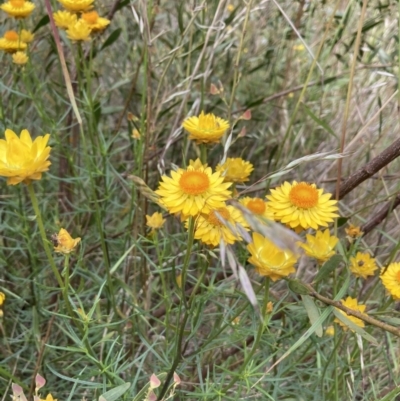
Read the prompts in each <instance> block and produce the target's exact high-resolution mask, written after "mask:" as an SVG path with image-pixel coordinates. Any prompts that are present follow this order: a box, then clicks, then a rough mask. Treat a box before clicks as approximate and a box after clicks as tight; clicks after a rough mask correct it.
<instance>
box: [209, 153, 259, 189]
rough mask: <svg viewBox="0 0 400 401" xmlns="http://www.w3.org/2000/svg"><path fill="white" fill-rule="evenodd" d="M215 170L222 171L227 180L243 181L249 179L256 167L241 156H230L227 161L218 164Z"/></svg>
mask: <svg viewBox="0 0 400 401" xmlns="http://www.w3.org/2000/svg"><path fill="white" fill-rule="evenodd" d="M215 170H216V171H221V173H222V176H223V177H224V179H225V181H228V182H240V183H242V182H245V181H248V180H249V176H250V173H251V172H252V171H253V170H254V167H253V165H252V164H251V163H250V162H248V161H246V160H243V159H242V158H241V157H237V158H230V157H228V159H226V161H225V163H223V164H218V165H217V167H216V168H215Z"/></svg>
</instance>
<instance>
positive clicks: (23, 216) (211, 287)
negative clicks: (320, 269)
mask: <svg viewBox="0 0 400 401" xmlns="http://www.w3.org/2000/svg"><path fill="white" fill-rule="evenodd" d="M51 5H52V7H53V9H54V10H56V9H58V8H60V7H59V5H58V3H57V2H56V1H52V2H51ZM95 6H96V9H97V10H98V12H99V14H100V15H102V16H108V18H110V19H111V24H110V26H109V27H108V29H107V30H106V31H105V32H104V33H103V34H100V35H97V36H96V37H95V38H93V40H92V41H90V42H88V43H83V44H76V43H73V42H71V41H69V40H68V39H67V38H66V36H65V33H63V32H61V33H60V34H61V41H62V44H63V47H62V49H63V52H64V55H65V58H66V61H67V68H68V71H69V74H70V78H71V82H72V86H73V90H74V96H75V99H76V102H77V108H78V110H79V114H80V116H81V118H82V123H81V124H80V123H79V119H78V117H77V114H76V112H74V110H73V108H72V105H71V100H70V97H69V96H68V93H67V90H66V81H65V77H64V75H63V73H62V69H61V65H60V60H59V56H58V53H57V47H56V42H55V40H54V36H53V33H52V30H51V27H50V24H49V23H48V19H47V18H46V15H47V11H46V9H45V4H44V2H41V1H36V9H35V11H34V13H33V14H32V16H31V17H30V18H29V19H27V20H26V21H24V22H23V23H22V24H24V26H25V27H26V28H29V29H33V30H34V31H35V39H34V42H33V43H32V44H31V46H30V60H29V62H28V64H27V65H26V66H24V67H22V68H21V67H18V66H16V65H14V64H13V63H12V61H11V58H10V56H9V55H8V54H6V53H3V54H1V55H0V71H1V76H2V77H1V81H0V94H1V109H0V126H1V128H2V129H1V131H2V132H3V131H4V130H5V129H6V128H10V129H12V130H14V131H15V132H17V133H19V132H20V130H21V129H24V128H27V129H28V130H29V131H30V132H31V134H32V135H33V136H37V135H44V134H45V133H50V135H51V139H50V145H51V146H52V152H51V162H52V165H51V168H50V171H49V172H47V173H45V174H44V176H43V178H42V180H41V181H39V182H35V183H34V186H35V190H36V194H37V197H38V199H39V206H40V209H41V211H42V213H43V218H44V222H45V227H46V230H47V235H48V239H49V240H50V237H51V235H52V234H53V233H55V232H58V231H59V229H60V228H61V227H64V228H67V229H68V231H69V232H70V233H71V234H72V235H73V236H74V237H78V236H79V237H81V238H82V242H81V245H80V247H79V250H78V251H77V252H76V253H73V254H71V257H70V259H69V263H70V269H71V278H70V288H69V299H70V301H71V304H72V305H73V309H74V316H73V318H72V317H71V316H69V315H68V314H67V311H66V309H65V305H64V303H63V299H62V298H61V296H60V289H59V288H58V286H57V282H56V280H55V278H54V274H53V272H52V270H51V269H50V268H49V262H48V260H47V258H46V254H45V252H44V249H43V245H42V242H41V238H40V235H39V230H38V227H37V223H36V219H35V213H34V210H33V207H32V204H31V201H30V198H29V195H28V192H27V189H26V186H24V185H18V186H7V185H6V180H5V179H2V180H1V182H0V185H1V195H0V202H1V208H0V239H1V247H0V290H1V291H2V292H4V293H5V294H6V301H5V303H4V305H3V310H4V317H3V319H2V321H1V324H0V329H1V331H0V333H1V343H2V345H1V347H0V355H1V362H0V396H2V397H1V399H2V400H5V399H8V398H9V396H10V394H11V382H14V383H19V384H20V385H21V386H22V387H23V388H24V389H25V394H27V395H28V394H32V392H33V388H34V377H35V375H36V373H40V374H41V375H42V376H44V377H46V379H47V384H46V387H45V389H46V391H47V392H51V393H52V395H53V396H54V398H57V399H58V400H60V401H61V400H62V401H65V400H77V399H82V398H86V399H98V397H99V396H100V395H101V394H103V393H105V392H107V391H109V390H111V389H113V388H115V387H118V386H121V385H123V383H124V382H129V383H130V385H129V386H128V387H127V390H126V392H125V393H124V394H123V395H121V397H120V399H125V400H132V399H134V398H135V397H137V399H143V398H144V397H145V396H144V395H143V394H142V395H140V396H138V393H139V391H140V390H141V389H142V388H145V386H146V385H147V384H148V382H149V379H150V376H151V374H152V373H155V374H156V375H157V376H158V377H159V378H160V380H161V383H162V385H161V387H160V388H159V389H157V390H156V392H157V391H158V392H157V394H158V395H160V393H161V392H160V390H161V388H162V387H163V385H164V383H165V378H166V375H167V374H168V373H170V372H173V371H174V370H175V371H176V373H177V374H178V375H179V377H180V379H181V380H182V382H181V384H180V385H178V386H177V387H176V389H175V394H174V395H172V396H171V398H174V399H177V400H178V399H179V400H240V399H246V400H247V399H262V400H286V401H289V400H321V399H322V400H331V399H332V400H394V399H395V397H396V394H397V393H398V391H397V386H398V383H399V379H400V377H399V374H400V372H399V362H398V353H399V339H398V337H397V336H396V335H394V334H390V333H388V332H386V331H384V330H382V329H380V328H377V327H374V326H373V325H367V326H366V328H365V329H366V332H368V333H369V334H370V335H371V336H372V337H373V338H374V339H375V341H373V340H371V339H366V338H365V337H361V336H358V335H356V334H354V333H352V332H351V331H347V332H345V331H343V330H341V329H340V328H337V330H336V333H335V336H333V337H332V336H328V335H325V334H324V335H323V336H321V337H318V336H317V335H316V334H315V333H313V334H311V335H310V336H309V337H308V338H307V339H306V340H305V341H304V342H301V341H302V340H301V339H302V336H303V335H304V333H306V332H307V330H308V329H309V328H310V326H311V324H310V320H309V317H308V314H307V311H306V309H305V307H304V305H303V303H302V302H301V297H300V296H299V295H298V294H296V293H295V292H293V291H292V290H290V289H289V288H288V286H287V285H286V283H285V282H278V283H277V284H275V285H271V289H270V292H269V293H267V292H266V291H264V287H263V285H264V280H263V279H262V278H260V277H259V276H257V275H256V274H255V273H254V270H253V268H252V267H251V266H249V265H248V266H246V269H247V271H248V274H249V276H250V278H251V280H252V285H253V288H254V290H255V292H256V293H257V297H258V302H259V305H260V306H261V307H265V306H266V305H264V302H265V301H266V300H269V301H272V302H273V311H272V312H270V313H268V314H267V315H266V317H265V319H266V320H265V321H264V323H265V324H263V323H262V322H261V320H260V316H259V314H258V313H257V310H256V309H254V308H253V306H252V305H251V304H250V303H249V300H248V298H247V296H246V294H245V292H244V291H243V289H242V287H241V286H240V284H239V283H238V281H237V279H236V278H235V277H234V275H232V272H231V270H230V268H229V265H228V266H225V268H222V266H221V258H220V254H219V250H218V248H216V249H210V248H207V247H204V246H201V245H199V244H195V245H194V250H193V252H192V257H191V260H190V268H189V276H188V281H187V283H186V286H187V287H186V288H185V290H186V292H187V294H188V296H189V294H193V296H191V298H190V299H191V303H190V313H189V315H188V319H187V323H186V326H185V327H184V332H183V334H184V338H183V344H184V346H183V355H182V358H179V355H178V354H179V351H178V350H177V343H178V340H179V339H178V337H179V336H177V333H178V332H179V329H180V327H181V324H182V316H183V309H184V307H183V305H182V303H181V302H180V299H181V291H180V289H179V285H178V282H177V280H176V277H177V276H178V275H179V273H180V271H181V268H182V265H183V263H184V258H185V251H186V249H187V241H188V237H187V233H186V232H185V230H184V229H183V227H182V225H181V223H180V222H179V220H178V219H176V218H173V217H172V216H170V217H168V218H167V222H166V224H165V225H164V227H163V228H162V229H161V230H160V231H159V232H158V233H157V235H150V234H149V229H148V228H147V227H146V224H145V223H146V220H145V215H146V214H149V215H150V214H152V213H153V212H154V211H160V209H159V207H158V206H157V205H156V204H154V203H152V202H150V201H149V200H148V199H147V198H146V197H145V196H144V195H143V188H144V187H143V186H142V187H140V186H138V185H135V184H134V183H133V182H132V180H130V179H129V176H130V175H135V176H137V177H140V178H142V179H143V181H144V182H145V183H146V184H147V185H148V186H149V187H150V188H152V189H155V188H156V187H157V186H158V181H159V179H160V173H163V172H164V171H167V172H169V171H170V169H171V168H173V167H174V166H175V165H177V166H184V165H186V164H187V163H188V161H189V159H194V158H196V157H198V156H199V154H200V153H199V152H200V151H199V148H198V147H196V146H195V145H194V144H193V143H190V142H189V141H188V139H187V135H186V134H185V133H184V132H183V131H182V129H181V123H182V121H183V120H184V119H185V118H186V117H187V116H189V115H198V114H199V113H200V111H201V110H205V111H207V112H213V113H214V114H216V115H218V116H220V117H222V118H225V119H227V120H229V121H230V122H231V124H233V123H234V122H235V121H236V124H234V125H233V137H234V138H238V139H237V140H235V141H234V142H233V143H232V144H231V146H230V147H229V150H228V155H229V156H230V157H239V156H241V157H243V158H244V159H246V160H249V161H251V162H252V163H253V164H254V166H255V171H254V172H253V174H252V180H251V184H253V183H256V182H258V181H259V183H258V184H257V185H256V186H253V187H251V193H252V194H254V195H258V196H264V195H265V194H266V192H267V190H268V188H270V187H274V186H276V185H278V184H280V183H281V182H283V181H284V180H288V181H291V180H294V179H295V180H301V181H308V182H313V183H316V184H317V185H318V186H321V187H324V189H325V190H326V191H328V192H332V193H336V183H337V182H338V180H339V182H340V179H341V177H344V178H346V177H348V176H349V175H351V174H352V173H354V172H355V171H357V170H358V169H360V168H361V167H362V166H364V165H365V164H366V163H367V162H369V161H370V160H372V159H373V158H374V157H375V156H377V155H379V154H380V153H381V152H382V151H383V150H384V149H386V148H387V147H390V146H393V145H392V144H393V143H394V141H395V140H396V139H397V138H398V107H399V104H400V97H398V95H397V83H398V74H399V61H398V60H399V58H398V53H399V40H398V37H399V36H398V35H399V34H398V3H397V2H395V1H390V0H370V1H364V2H362V1H356V0H349V1H347V0H339V1H305V0H300V1H287V0H269V1H267V0H264V1H263V0H257V1H256V0H248V1H247V2H244V1H239V0H238V1H236V0H232V1H229V2H228V1H224V0H220V1H198V2H194V1H145V0H143V1H127V0H121V1H118V0H116V1H102V0H96V2H95ZM363 6H364V10H363ZM0 18H1V21H2V26H1V33H4V31H5V30H8V29H14V28H13V26H14V25H15V21H14V20H12V19H10V18H7V17H6V14H4V13H3V14H2V15H1V17H0ZM357 32H360V34H359V40H357ZM211 85H214V90H213V91H211V92H214V93H215V92H216V90H215V88H216V89H218V92H219V93H218V94H212V93H211V92H210V87H211ZM246 110H251V119H250V120H238V119H239V117H240V116H241V115H242V114H243V113H244V112H245V111H246ZM134 130H137V131H138V132H139V133H140V136H139V138H135V137H134V136H132V134H133V132H134ZM223 152H224V148H223V145H217V146H215V147H213V148H212V149H211V150H210V151H209V154H208V160H209V164H210V165H211V166H212V167H215V165H216V164H217V163H218V162H219V161H220V159H221V157H222V154H223ZM315 152H333V153H336V152H344V153H345V155H346V157H345V158H344V159H343V162H342V163H343V164H342V171H339V170H338V167H337V166H338V162H337V161H336V160H335V161H334V160H327V159H323V160H314V161H310V162H304V163H301V164H299V165H298V166H297V167H296V168H295V169H293V170H291V171H289V172H288V173H287V174H286V175H284V176H282V177H276V178H274V179H270V180H265V179H263V177H265V176H266V175H267V174H269V173H272V172H275V171H279V170H281V169H282V168H284V167H285V166H286V165H287V164H288V163H289V162H291V161H293V160H295V159H298V158H301V157H304V156H307V155H310V154H313V153H315ZM398 171H399V163H398V161H397V160H394V161H393V162H391V163H390V164H387V165H386V166H385V167H384V168H383V169H380V170H379V171H378V172H376V173H375V174H374V175H373V176H372V177H371V178H370V179H368V180H366V181H364V182H363V183H361V184H360V185H358V186H357V187H356V188H354V189H353V190H352V191H351V192H350V193H349V194H348V195H346V196H345V197H343V199H342V200H341V202H340V214H341V216H342V217H343V218H344V219H343V218H342V219H340V220H339V222H338V224H337V227H336V229H337V232H338V235H339V237H340V238H341V245H340V246H339V247H338V252H339V253H340V254H341V255H342V256H343V258H344V259H345V260H346V257H348V253H347V251H346V249H347V247H348V242H347V240H346V238H345V234H344V224H345V223H346V221H347V220H349V221H351V222H352V223H353V224H355V225H363V224H366V223H370V222H372V228H371V229H370V230H369V231H368V232H366V235H365V236H364V237H363V238H362V240H361V241H360V242H359V244H357V246H358V247H359V249H362V250H370V251H371V252H372V254H373V255H374V256H375V257H376V259H377V262H378V263H379V266H386V265H387V264H388V263H389V262H391V261H396V260H398V249H399V244H400V243H399V228H398V227H399V218H398V215H397V212H396V210H393V211H392V212H390V213H389V214H388V216H387V217H386V216H384V219H383V221H382V222H381V223H380V224H377V222H376V221H375V220H374V218H375V217H376V216H377V214H378V212H379V211H380V210H381V208H382V207H385V205H388V202H389V203H390V202H396V199H397V198H396V196H397V194H398V193H399V181H398V178H399V175H398ZM240 189H243V188H240ZM396 205H397V204H396ZM374 222H375V223H374ZM235 253H236V257H237V258H238V259H240V260H242V261H243V263H245V261H246V258H247V256H246V253H245V249H244V247H243V246H238V247H236V248H235ZM56 263H57V266H58V267H59V269H60V272H61V271H62V269H63V264H64V257H63V256H56ZM340 266H341V267H340V268H339V270H338V271H339V274H338V277H337V280H336V281H335V282H333V279H332V278H331V277H330V276H329V277H328V276H327V277H325V278H324V280H323V282H322V283H320V285H319V288H318V290H319V292H320V293H321V294H324V295H325V296H327V297H329V298H330V299H334V298H335V296H336V295H338V294H339V295H341V297H343V296H345V295H348V294H349V295H353V296H356V295H357V296H358V297H359V299H361V300H362V302H363V303H365V304H367V310H368V314H369V315H371V316H374V317H376V318H378V319H381V320H382V321H385V322H387V323H390V324H392V325H394V326H396V325H398V324H399V323H400V320H399V316H398V314H399V312H398V310H397V304H396V303H394V302H393V300H392V298H390V297H389V296H388V295H387V294H386V293H385V291H384V288H383V286H382V285H381V284H380V283H379V278H378V277H377V276H375V277H372V278H371V279H368V280H355V279H354V278H349V276H348V275H347V273H346V267H345V264H342V265H340ZM203 271H204V272H206V273H205V277H204V281H203V282H202V284H201V285H200V284H199V281H198V280H199V277H200V275H201V272H203ZM315 272H316V266H315V265H313V263H311V262H310V260H305V261H304V262H302V264H301V266H300V267H299V269H298V272H297V277H298V278H301V279H302V280H304V281H306V282H310V281H311V280H312V277H313V276H314V275H315ZM196 284H199V286H198V291H197V292H196V293H194V292H193V287H194V286H196ZM266 294H267V295H266ZM339 298H340V297H339ZM317 305H318V307H319V308H320V311H321V312H323V311H324V310H326V305H324V304H323V303H317ZM333 319H334V315H333V314H332V313H327V316H326V320H325V321H323V323H322V325H323V327H324V328H325V327H327V326H328V325H330V324H332V321H333ZM316 326H318V324H317V325H314V326H313V327H314V328H313V330H312V331H315V330H316ZM260 327H261V329H260ZM294 345H296V347H293V346H294ZM286 351H289V352H288V353H287V355H286V358H284V359H282V360H279V359H280V358H281V357H282V356H283V354H284V353H285V352H286ZM174 362H176V363H175V365H174ZM276 362H279V363H276ZM275 363H276V364H275ZM274 364H275V365H274ZM273 365H274V367H273V368H272V366H273ZM271 368H272V369H271ZM267 372H268V373H267ZM46 391H44V392H43V391H42V393H41V394H42V397H43V396H44V394H47V392H46ZM167 394H168V393H167ZM165 397H166V396H165ZM106 398H107V397H106ZM109 399H111V398H109Z"/></svg>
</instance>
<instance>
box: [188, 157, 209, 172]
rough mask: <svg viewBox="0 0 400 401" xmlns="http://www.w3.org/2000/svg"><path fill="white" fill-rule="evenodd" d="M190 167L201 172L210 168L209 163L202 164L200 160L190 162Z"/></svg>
mask: <svg viewBox="0 0 400 401" xmlns="http://www.w3.org/2000/svg"><path fill="white" fill-rule="evenodd" d="M189 166H192V167H193V168H194V169H195V170H199V169H202V168H206V167H207V166H208V164H207V163H204V164H203V163H202V162H201V160H200V159H199V158H197V159H196V160H189Z"/></svg>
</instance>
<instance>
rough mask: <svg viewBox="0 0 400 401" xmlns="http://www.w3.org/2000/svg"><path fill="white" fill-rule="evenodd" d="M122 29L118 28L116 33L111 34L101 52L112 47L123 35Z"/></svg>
mask: <svg viewBox="0 0 400 401" xmlns="http://www.w3.org/2000/svg"><path fill="white" fill-rule="evenodd" d="M121 32H122V29H121V28H117V29H116V30H115V31H113V32H111V34H110V36H109V37H108V38H107V39H106V40H105V42H104V43H103V46H101V48H100V50H103V49H105V48H106V47H108V46H110V45H112V44H113V43H114V42H115V41H116V40H117V39H118V38H119V35H121Z"/></svg>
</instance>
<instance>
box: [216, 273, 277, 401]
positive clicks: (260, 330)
mask: <svg viewBox="0 0 400 401" xmlns="http://www.w3.org/2000/svg"><path fill="white" fill-rule="evenodd" d="M269 283H270V279H269V277H267V278H266V280H265V284H264V285H265V291H264V300H263V306H264V310H263V311H262V315H263V316H265V313H266V306H267V303H268V299H269ZM265 328H266V324H265V322H262V323H260V325H259V326H258V330H257V334H256V337H255V339H254V342H253V346H252V348H251V350H250V352H249V353H248V355H247V356H246V358H245V360H244V362H243V364H242V365H241V367H240V369H239V372H238V375H241V374H242V373H243V372H244V370H245V369H246V367H247V365H248V364H249V362H250V361H251V360H252V358H253V356H254V353H255V352H256V350H257V348H258V345H259V343H260V340H261V336H262V334H263V333H264V329H265ZM238 375H234V376H233V377H232V379H231V381H230V382H229V383H228V384H227V385H226V386H225V387H224V388H223V389H222V393H223V394H226V392H227V391H228V390H229V389H231V388H232V386H233V385H234V384H235V383H236V382H237V380H238V378H237V376H238ZM212 400H213V398H211V401H212Z"/></svg>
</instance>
